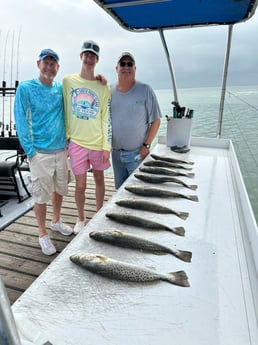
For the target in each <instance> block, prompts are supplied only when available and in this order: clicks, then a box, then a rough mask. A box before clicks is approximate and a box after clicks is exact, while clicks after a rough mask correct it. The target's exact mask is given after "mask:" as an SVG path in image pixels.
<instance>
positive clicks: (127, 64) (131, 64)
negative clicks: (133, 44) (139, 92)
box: [119, 61, 134, 67]
mask: <svg viewBox="0 0 258 345" xmlns="http://www.w3.org/2000/svg"><path fill="white" fill-rule="evenodd" d="M119 66H121V67H125V66H128V67H133V66H134V63H133V62H131V61H129V62H125V61H121V62H119Z"/></svg>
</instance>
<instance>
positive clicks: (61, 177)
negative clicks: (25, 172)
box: [30, 150, 68, 204]
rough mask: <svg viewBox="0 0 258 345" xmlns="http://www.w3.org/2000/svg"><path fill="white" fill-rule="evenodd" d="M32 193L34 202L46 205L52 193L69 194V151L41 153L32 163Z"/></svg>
mask: <svg viewBox="0 0 258 345" xmlns="http://www.w3.org/2000/svg"><path fill="white" fill-rule="evenodd" d="M30 172H31V192H32V195H33V198H34V201H35V202H36V203H38V204H45V203H47V202H48V201H49V200H51V195H52V192H57V193H58V194H60V195H66V194H67V193H68V169H67V151H66V150H64V151H61V152H58V153H39V152H37V154H36V155H35V156H34V157H33V158H32V160H31V161H30Z"/></svg>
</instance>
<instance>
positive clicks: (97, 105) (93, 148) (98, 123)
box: [63, 41, 112, 233]
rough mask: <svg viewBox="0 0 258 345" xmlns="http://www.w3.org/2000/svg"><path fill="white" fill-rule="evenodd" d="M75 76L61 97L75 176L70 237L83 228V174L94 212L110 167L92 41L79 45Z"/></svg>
mask: <svg viewBox="0 0 258 345" xmlns="http://www.w3.org/2000/svg"><path fill="white" fill-rule="evenodd" d="M80 59H81V61H82V67H81V71H80V73H79V74H72V75H68V76H65V77H64V79H63V97H64V110H65V122H66V133H67V139H68V140H69V145H68V152H69V156H70V161H71V168H72V171H73V174H74V175H75V182H76V187H75V201H76V205H77V210H78V221H77V223H76V225H75V227H74V233H78V232H79V231H80V230H81V229H82V228H83V227H84V225H85V215H84V203H85V190H86V186H87V184H86V181H87V171H88V169H89V168H90V167H92V170H93V176H94V180H95V185H96V209H97V211H98V210H99V209H100V208H101V207H102V206H103V201H104V194H105V183H104V170H106V169H108V168H109V167H110V160H109V158H110V150H111V139H112V138H111V135H112V134H111V133H112V131H111V121H110V89H109V87H108V86H107V85H103V84H102V83H101V81H100V80H97V79H96V77H95V75H94V69H95V66H96V64H97V62H98V60H99V46H98V44H97V43H95V42H94V41H86V42H84V43H83V45H82V48H81V53H80Z"/></svg>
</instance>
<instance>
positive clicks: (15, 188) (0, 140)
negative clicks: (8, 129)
mask: <svg viewBox="0 0 258 345" xmlns="http://www.w3.org/2000/svg"><path fill="white" fill-rule="evenodd" d="M0 150H8V151H9V150H10V151H12V150H15V151H16V152H15V154H13V155H11V156H9V157H7V158H6V159H5V160H3V161H0V199H4V198H8V197H16V198H17V199H18V201H19V202H22V201H24V200H26V199H28V198H29V197H30V196H31V194H30V192H29V190H28V188H27V185H26V183H25V181H24V177H23V174H22V171H24V170H27V171H28V170H29V166H28V164H26V155H25V153H24V151H23V149H22V147H21V145H20V142H19V139H18V138H17V137H0Z"/></svg>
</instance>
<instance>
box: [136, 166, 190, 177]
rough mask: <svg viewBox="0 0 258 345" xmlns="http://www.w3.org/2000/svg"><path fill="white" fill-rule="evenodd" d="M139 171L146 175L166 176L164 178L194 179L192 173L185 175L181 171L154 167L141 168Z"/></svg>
mask: <svg viewBox="0 0 258 345" xmlns="http://www.w3.org/2000/svg"><path fill="white" fill-rule="evenodd" d="M139 170H140V171H142V172H144V173H148V174H157V175H166V176H185V177H194V173H186V172H183V171H178V170H177V171H176V170H172V169H168V168H164V167H159V166H157V167H155V166H153V167H152V166H142V167H140V168H139Z"/></svg>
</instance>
